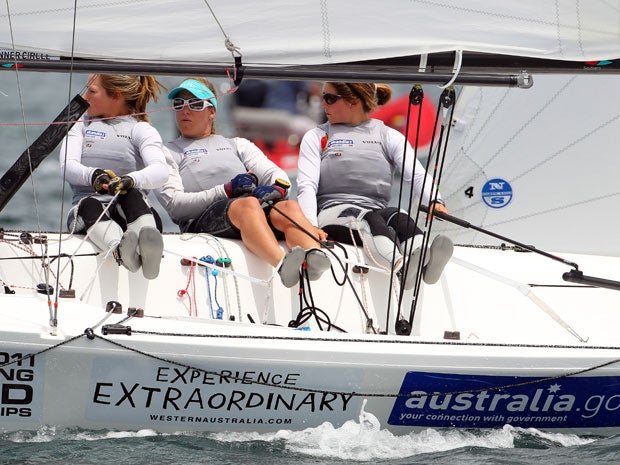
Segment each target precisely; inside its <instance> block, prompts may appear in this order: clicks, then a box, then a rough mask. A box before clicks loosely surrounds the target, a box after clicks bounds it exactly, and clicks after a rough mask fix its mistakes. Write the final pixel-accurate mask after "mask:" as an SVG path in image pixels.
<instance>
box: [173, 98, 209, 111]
mask: <svg viewBox="0 0 620 465" xmlns="http://www.w3.org/2000/svg"><path fill="white" fill-rule="evenodd" d="M185 105H187V108H189V109H190V110H193V111H202V110H204V109H205V108H207V107H212V106H213V105H212V104H211V102H208V101H207V100H202V99H199V98H189V99H187V100H185V99H184V98H175V99H172V107H173V108H174V111H181V110H183V107H184V106H185Z"/></svg>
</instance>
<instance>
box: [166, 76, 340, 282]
mask: <svg viewBox="0 0 620 465" xmlns="http://www.w3.org/2000/svg"><path fill="white" fill-rule="evenodd" d="M168 98H170V99H171V100H172V105H173V107H174V110H175V116H176V123H177V127H178V129H179V132H180V133H181V135H180V136H179V137H178V138H177V139H174V140H172V141H170V142H168V143H167V144H166V147H167V148H168V149H169V151H170V154H168V155H167V157H168V165H169V171H170V176H169V179H168V182H167V183H166V184H165V185H164V186H163V187H162V188H161V189H158V190H157V191H156V196H157V198H158V200H159V201H160V203H161V204H162V206H163V207H164V208H165V210H166V211H167V212H168V214H169V215H170V217H171V219H172V220H173V221H174V222H175V223H177V224H178V225H179V227H180V229H181V231H182V232H190V233H209V234H213V235H214V236H219V237H228V238H241V239H242V240H243V243H244V244H245V245H246V247H247V248H248V249H249V250H250V251H252V252H253V253H254V254H256V255H257V256H259V257H260V258H262V259H264V260H265V261H267V262H268V263H270V264H271V265H272V266H274V267H275V268H276V269H277V270H278V272H279V274H280V279H281V281H282V283H283V284H284V285H285V286H286V287H293V286H294V285H295V284H297V283H298V282H299V271H300V267H301V265H302V263H303V262H304V260H305V261H306V263H307V270H308V277H309V279H311V280H316V279H318V278H319V277H320V276H321V275H322V273H323V272H324V271H325V270H326V269H327V268H329V267H330V264H331V263H330V261H329V258H328V257H327V255H325V253H324V252H323V251H321V250H319V248H320V245H319V244H318V243H317V242H315V241H314V240H313V239H312V238H311V237H309V236H308V235H307V234H306V233H304V232H303V231H302V230H301V229H299V227H298V226H296V225H295V224H294V223H293V222H291V221H289V219H287V217H288V218H291V219H292V220H293V221H294V222H295V223H297V224H298V225H299V226H301V227H302V228H305V229H306V230H308V229H309V228H311V225H310V223H309V222H308V220H307V219H306V217H305V216H304V215H303V213H302V212H301V209H300V208H299V205H298V204H297V202H295V201H293V200H288V199H287V197H288V187H289V186H290V183H289V179H288V176H287V175H286V173H285V172H284V171H283V170H281V169H280V168H279V167H278V166H277V165H276V164H275V163H273V162H272V161H271V160H269V159H268V158H267V157H266V156H265V155H264V154H263V152H261V151H260V149H258V147H256V146H255V145H254V144H253V143H252V142H250V141H249V140H247V139H244V138H240V137H234V138H226V137H223V136H221V135H218V134H216V133H215V121H214V120H215V116H216V112H217V98H216V96H215V89H214V87H213V84H211V83H210V82H209V81H207V80H206V79H202V78H193V79H186V80H184V81H183V82H182V83H181V84H180V85H179V87H176V88H175V89H173V90H172V91H171V92H170V93H169V94H168ZM276 202H277V205H276V206H275V208H274V207H273V205H274V204H275V203H276ZM280 212H282V213H280ZM285 215H286V216H285ZM278 239H285V240H286V243H287V245H288V247H289V248H290V250H289V251H288V252H286V253H285V252H284V251H283V250H282V248H281V247H280V245H279V244H278Z"/></svg>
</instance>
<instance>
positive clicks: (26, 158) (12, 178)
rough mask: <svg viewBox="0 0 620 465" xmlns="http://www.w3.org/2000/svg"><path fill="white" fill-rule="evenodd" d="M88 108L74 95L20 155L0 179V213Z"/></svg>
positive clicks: (80, 98) (85, 102)
mask: <svg viewBox="0 0 620 465" xmlns="http://www.w3.org/2000/svg"><path fill="white" fill-rule="evenodd" d="M87 108H88V102H87V101H86V100H84V99H83V98H82V96H81V95H79V94H78V95H76V96H75V97H73V100H71V102H70V103H69V105H67V106H66V107H65V108H64V109H63V110H62V111H61V112H60V114H59V115H58V116H57V117H56V119H55V120H54V122H53V123H52V124H50V125H49V126H48V127H47V128H45V130H44V131H43V132H42V133H41V135H40V136H39V137H38V138H37V139H36V140H35V141H34V142H33V143H32V144H31V145H30V147H28V149H26V150H25V151H24V153H22V154H21V155H20V157H19V158H18V159H17V161H15V163H13V165H12V166H11V167H10V168H9V169H8V170H7V171H6V173H4V176H2V178H0V211H2V210H3V209H4V207H5V206H6V204H7V203H8V202H9V200H11V199H12V198H13V195H15V193H16V192H17V191H18V190H19V189H20V188H21V186H22V185H23V184H24V182H26V180H27V179H28V177H29V176H30V174H31V173H32V171H34V170H35V169H36V168H37V167H38V166H39V165H40V164H41V162H42V161H43V160H44V159H45V157H47V156H48V155H49V154H50V153H52V151H53V150H54V149H55V148H56V147H57V146H58V144H60V142H61V141H62V139H63V138H64V137H65V135H66V134H67V132H68V131H69V129H71V126H73V124H74V123H75V121H77V120H78V119H79V118H80V116H81V115H82V114H83V113H84V112H85V111H86V109H87Z"/></svg>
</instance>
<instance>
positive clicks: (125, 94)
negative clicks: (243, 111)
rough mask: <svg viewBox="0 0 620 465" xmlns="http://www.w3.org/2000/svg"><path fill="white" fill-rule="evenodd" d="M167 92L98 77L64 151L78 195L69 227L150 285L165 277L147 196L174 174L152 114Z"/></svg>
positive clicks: (134, 79) (136, 81) (65, 168)
mask: <svg viewBox="0 0 620 465" xmlns="http://www.w3.org/2000/svg"><path fill="white" fill-rule="evenodd" d="M162 87H163V86H161V85H160V84H159V82H157V80H156V79H155V78H154V77H152V76H129V75H118V74H97V75H92V76H90V77H89V80H88V86H87V89H86V93H85V94H84V99H85V100H86V101H87V102H88V103H89V105H90V106H89V107H88V110H87V117H86V119H85V121H83V122H82V121H80V122H78V123H76V124H75V125H74V126H73V127H72V128H71V130H70V131H69V134H68V136H67V137H66V138H65V141H64V142H63V147H62V149H61V151H60V164H61V170H62V171H61V172H62V173H63V175H65V176H66V180H67V182H68V183H69V184H70V185H71V189H72V190H73V205H74V207H73V208H72V209H71V211H70V212H69V219H68V225H69V229H70V230H71V231H72V232H75V233H84V232H87V233H88V237H89V238H90V240H91V241H92V242H93V243H94V244H95V245H96V246H97V247H99V248H100V249H101V250H102V251H104V252H106V253H110V254H113V255H114V257H115V258H116V260H117V262H118V263H119V264H122V265H124V266H125V267H126V268H127V269H128V270H129V271H131V272H136V271H138V270H139V269H140V268H142V274H143V275H144V277H145V278H147V279H154V278H156V277H157V276H158V274H159V266H160V262H161V257H162V251H163V249H164V243H163V239H162V237H161V232H160V231H161V221H160V218H159V217H157V216H155V215H154V210H152V208H151V206H150V205H149V203H148V201H147V199H146V192H145V191H146V190H149V189H154V188H156V187H160V186H162V185H163V184H164V182H165V181H166V179H167V178H168V169H167V167H166V160H165V156H164V149H163V143H162V140H161V136H160V135H159V133H158V132H157V130H156V129H155V128H154V127H153V126H151V124H150V122H149V118H148V116H147V115H146V114H145V110H146V105H147V103H148V102H149V101H150V100H151V99H152V100H155V101H157V94H158V93H159V91H160V89H161V88H162ZM106 206H107V207H108V209H107V210H104V209H105V207H106ZM104 211H105V212H104Z"/></svg>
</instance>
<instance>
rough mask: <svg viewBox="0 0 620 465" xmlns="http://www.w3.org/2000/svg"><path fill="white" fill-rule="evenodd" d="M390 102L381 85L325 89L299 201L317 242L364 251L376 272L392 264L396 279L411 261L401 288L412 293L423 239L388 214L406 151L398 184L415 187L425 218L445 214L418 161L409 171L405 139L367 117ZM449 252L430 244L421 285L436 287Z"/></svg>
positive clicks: (304, 153) (302, 159)
mask: <svg viewBox="0 0 620 465" xmlns="http://www.w3.org/2000/svg"><path fill="white" fill-rule="evenodd" d="M391 95H392V90H391V88H390V87H389V86H387V85H384V84H376V85H375V84H373V83H345V82H327V83H325V85H324V87H323V102H322V105H323V109H324V110H325V114H326V116H327V120H328V121H327V123H325V124H322V125H320V126H319V127H317V128H315V129H312V130H310V131H308V132H307V133H306V134H305V136H304V138H303V140H302V143H301V149H300V154H299V161H298V169H299V174H298V177H297V183H298V190H299V195H298V200H299V204H300V205H301V208H302V210H303V212H304V213H305V215H306V216H307V217H308V219H309V220H310V222H311V223H313V224H314V225H316V226H317V229H316V231H317V234H325V233H327V234H328V235H329V237H330V238H332V239H335V240H337V241H341V242H345V243H352V241H353V240H355V242H356V243H357V244H358V245H361V244H362V243H363V244H364V246H365V247H364V249H365V250H368V251H369V252H370V255H371V256H370V257H369V258H370V260H371V261H373V262H374V263H375V264H377V265H379V266H382V267H390V266H392V264H393V266H394V268H393V269H394V271H396V272H399V271H400V270H401V269H403V266H404V265H405V260H404V258H403V255H404V254H407V253H409V254H410V257H411V260H410V262H411V266H408V267H406V268H404V269H407V274H406V275H405V277H404V288H405V289H411V288H412V287H413V285H414V283H415V275H416V271H415V270H416V268H417V262H418V260H419V256H420V247H421V244H422V238H423V236H422V234H421V233H422V231H421V230H420V229H419V228H417V226H416V225H415V223H414V222H413V220H412V219H411V218H410V217H409V215H407V214H406V213H405V212H402V211H401V212H399V211H398V210H397V209H396V208H394V207H389V206H388V204H389V201H390V197H391V192H392V181H393V177H394V173H395V171H396V170H400V169H401V167H402V160H403V151H404V148H405V144H407V153H408V154H409V158H408V159H409V160H410V161H411V162H410V163H408V164H407V165H406V166H405V169H404V173H403V177H404V181H405V182H408V183H410V182H412V180H413V188H414V190H415V192H416V193H417V194H418V195H420V194H421V195H422V198H423V201H424V203H425V204H426V205H429V204H430V211H431V212H432V211H433V209H435V210H436V211H439V212H444V213H447V209H446V207H445V206H444V203H443V201H442V200H441V197H440V196H438V197H437V198H436V199H434V200H433V202H432V203H431V186H432V179H431V178H430V176H428V175H427V174H426V172H425V170H424V168H423V167H422V165H421V163H419V162H418V161H417V160H416V161H415V167H414V162H413V160H414V158H413V153H414V152H413V149H412V148H411V146H410V145H409V142H407V141H406V140H405V136H404V135H403V134H401V133H400V132H398V131H396V130H395V129H392V128H390V127H387V126H385V125H384V124H383V122H382V121H380V120H377V119H373V118H370V116H369V115H370V113H371V112H372V111H373V110H374V109H375V108H376V107H377V105H384V104H386V103H387V102H388V101H389V99H390V97H391ZM425 179H426V182H425V183H424V181H425ZM423 184H424V186H425V187H424V192H423V193H422V186H423ZM319 228H320V229H319ZM352 235H353V239H352V238H351V236H352ZM395 242H396V244H397V246H396V249H395V247H394V243H395ZM452 249H453V246H452V242H451V241H450V239H448V238H447V237H445V236H437V237H436V238H435V240H434V241H433V243H432V245H431V247H430V250H429V253H427V254H425V255H426V259H427V262H426V263H425V264H424V272H423V279H424V281H425V282H426V283H429V284H433V283H435V282H437V280H438V279H439V277H440V275H441V273H442V271H443V268H444V266H445V265H446V263H447V262H448V260H449V259H450V257H451V255H452ZM412 251H413V252H412ZM401 275H402V273H401Z"/></svg>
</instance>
